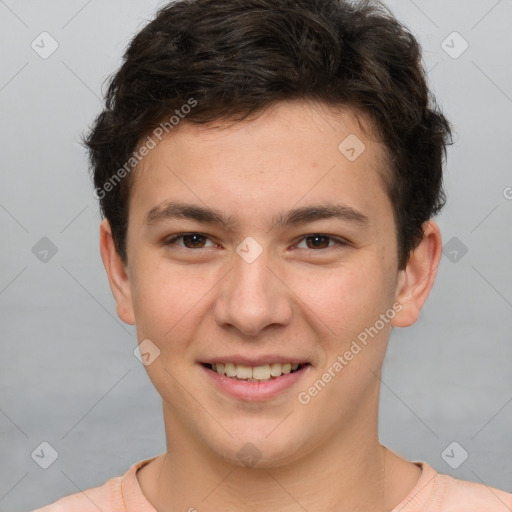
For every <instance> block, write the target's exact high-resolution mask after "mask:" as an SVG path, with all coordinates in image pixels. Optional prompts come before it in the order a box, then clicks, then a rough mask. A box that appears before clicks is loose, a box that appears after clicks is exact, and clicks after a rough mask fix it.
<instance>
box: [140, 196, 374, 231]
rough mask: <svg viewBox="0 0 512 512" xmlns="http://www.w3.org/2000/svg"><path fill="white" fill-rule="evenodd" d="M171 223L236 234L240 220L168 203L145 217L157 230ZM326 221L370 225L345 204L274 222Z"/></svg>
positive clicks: (293, 213)
mask: <svg viewBox="0 0 512 512" xmlns="http://www.w3.org/2000/svg"><path fill="white" fill-rule="evenodd" d="M171 219H190V220H195V221H197V222H203V223H207V224H214V225H220V226H222V227H223V228H224V229H226V230H228V231H232V230H233V225H234V224H236V221H237V219H236V217H233V216H230V217H225V216H224V215H223V214H222V212H220V211H218V210H214V209H212V208H208V207H203V206H199V205H194V204H188V203H180V202H174V201H171V202H168V203H165V204H163V205H158V206H155V207H153V208H151V209H150V210H149V211H148V212H147V213H146V215H145V224H146V225H147V226H154V225H155V224H159V223H161V222H164V221H166V220H171ZM323 219H340V220H344V221H351V222H355V223H357V224H360V225H364V224H369V218H368V217H367V216H366V215H364V214H363V213H361V212H359V211H357V210H355V209H354V208H352V207H350V206H345V205H342V204H331V203H328V204H319V205H311V206H303V207H301V208H295V209H293V210H290V211H288V212H281V213H279V214H278V215H276V216H275V217H274V218H273V219H272V224H273V225H274V226H289V225H300V224H307V223H310V222H314V221H317V220H323Z"/></svg>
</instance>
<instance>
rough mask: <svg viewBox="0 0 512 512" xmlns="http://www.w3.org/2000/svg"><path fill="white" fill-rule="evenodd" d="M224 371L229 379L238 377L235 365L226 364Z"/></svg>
mask: <svg viewBox="0 0 512 512" xmlns="http://www.w3.org/2000/svg"><path fill="white" fill-rule="evenodd" d="M224 371H225V372H226V375H227V376H228V377H236V366H235V365H234V364H233V363H226V364H225V365H224Z"/></svg>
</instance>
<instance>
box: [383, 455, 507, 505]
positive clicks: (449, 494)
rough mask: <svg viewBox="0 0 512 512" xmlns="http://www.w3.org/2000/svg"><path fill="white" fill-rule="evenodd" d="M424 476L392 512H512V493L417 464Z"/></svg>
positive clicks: (424, 463) (421, 463) (420, 463)
mask: <svg viewBox="0 0 512 512" xmlns="http://www.w3.org/2000/svg"><path fill="white" fill-rule="evenodd" d="M416 464H417V465H419V466H420V467H421V468H422V474H421V477H420V479H419V480H418V483H417V484H416V486H415V487H414V488H413V489H412V491H411V492H410V493H409V495H408V496H407V497H406V498H405V499H404V500H403V501H402V502H401V503H400V504H399V506H397V507H396V508H395V509H393V511H392V512H395V511H396V512H398V511H400V512H511V511H512V494H510V493H508V492H505V491H502V490H500V489H496V488H495V487H490V486H488V485H485V484H482V483H476V482H469V481H466V480H459V479H458V478H454V477H451V476H449V475H445V474H442V473H438V472H437V471H436V470H435V469H434V468H433V467H431V466H429V465H428V464H427V463H426V462H416Z"/></svg>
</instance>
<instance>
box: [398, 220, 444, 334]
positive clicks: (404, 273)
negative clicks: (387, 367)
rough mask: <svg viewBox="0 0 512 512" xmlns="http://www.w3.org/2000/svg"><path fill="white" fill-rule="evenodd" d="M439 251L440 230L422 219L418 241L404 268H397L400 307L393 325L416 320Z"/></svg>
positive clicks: (431, 222) (432, 274) (434, 224)
mask: <svg viewBox="0 0 512 512" xmlns="http://www.w3.org/2000/svg"><path fill="white" fill-rule="evenodd" d="M442 251H443V247H442V240H441V232H440V231H439V228H438V226H437V224H436V223H435V222H433V221H428V222H425V224H424V225H423V238H422V240H421V242H420V243H419V245H418V246H417V247H416V249H414V251H413V252H412V253H411V255H410V257H409V261H408V262H407V266H406V268H405V269H404V270H401V271H400V275H399V278H398V284H397V295H396V300H397V301H398V302H399V303H400V304H401V306H402V309H401V310H400V311H399V312H397V314H396V315H395V317H394V318H393V320H392V322H391V323H392V325H394V326H395V327H408V326H410V325H412V324H414V323H415V322H416V321H417V320H418V318H419V316H420V311H421V308H422V307H423V304H425V301H426V300H427V297H428V294H429V293H430V290H431V289H432V286H433V285H434V280H435V278H436V274H437V267H438V266H439V262H440V260H441V256H442Z"/></svg>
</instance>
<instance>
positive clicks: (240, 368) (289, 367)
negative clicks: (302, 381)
mask: <svg viewBox="0 0 512 512" xmlns="http://www.w3.org/2000/svg"><path fill="white" fill-rule="evenodd" d="M298 368H299V364H298V363H293V364H292V363H283V364H281V363H271V364H263V365H260V366H254V367H253V366H247V365H244V364H233V363H225V364H223V363H217V364H212V370H213V371H214V372H215V371H216V372H217V373H218V374H220V375H227V376H228V377H231V378H235V379H241V380H247V381H248V382H254V381H266V380H269V379H270V378H272V377H280V376H281V375H286V374H288V373H290V372H291V371H295V370H297V369H298Z"/></svg>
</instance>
